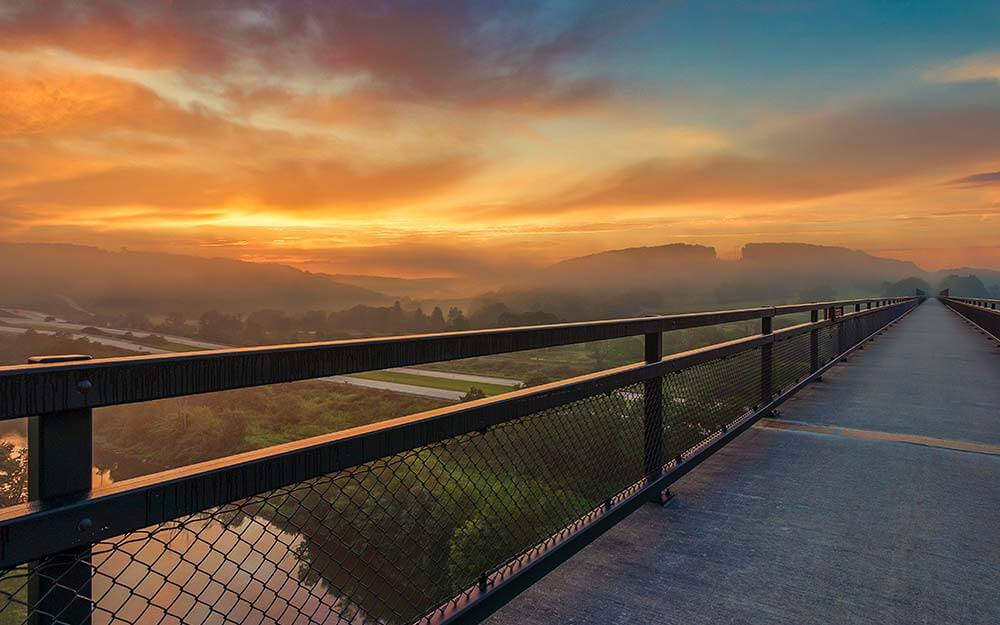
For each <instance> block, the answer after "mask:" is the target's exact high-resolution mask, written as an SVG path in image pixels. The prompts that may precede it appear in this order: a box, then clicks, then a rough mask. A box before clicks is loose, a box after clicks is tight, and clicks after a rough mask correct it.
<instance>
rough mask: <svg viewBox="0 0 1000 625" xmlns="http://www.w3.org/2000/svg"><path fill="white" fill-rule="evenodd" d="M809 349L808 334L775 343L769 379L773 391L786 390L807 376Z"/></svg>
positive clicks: (809, 362) (808, 371)
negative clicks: (771, 382) (772, 385)
mask: <svg viewBox="0 0 1000 625" xmlns="http://www.w3.org/2000/svg"><path fill="white" fill-rule="evenodd" d="M810 347H811V346H810V340H809V335H808V334H797V335H795V336H790V337H787V338H783V339H779V340H776V341H775V343H774V349H773V351H772V361H771V370H772V374H771V379H772V381H773V384H774V388H775V390H781V389H784V388H787V387H788V386H790V385H792V384H795V383H796V382H799V381H801V380H804V379H805V378H806V377H807V376H808V375H809V373H810V364H811V360H810V358H811V351H810Z"/></svg>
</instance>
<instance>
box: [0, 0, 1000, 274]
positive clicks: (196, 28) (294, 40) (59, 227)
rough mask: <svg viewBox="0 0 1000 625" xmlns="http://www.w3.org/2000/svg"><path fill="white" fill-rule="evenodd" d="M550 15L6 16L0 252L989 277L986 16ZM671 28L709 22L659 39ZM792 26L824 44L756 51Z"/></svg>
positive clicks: (979, 10) (990, 46) (124, 7)
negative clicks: (475, 259)
mask: <svg viewBox="0 0 1000 625" xmlns="http://www.w3.org/2000/svg"><path fill="white" fill-rule="evenodd" d="M547 5H548V3H547V2H544V1H540V2H539V3H538V6H537V7H534V8H526V10H525V11H524V12H523V13H518V14H515V13H513V12H508V11H504V10H503V9H502V8H500V7H492V6H483V7H478V6H477V7H467V8H463V9H459V8H458V7H456V6H454V5H452V4H450V3H444V2H442V3H440V5H439V6H438V7H437V8H438V10H436V11H433V12H428V11H418V10H416V9H414V8H413V7H411V6H409V5H408V4H406V3H398V4H397V3H394V2H390V3H389V4H388V5H387V6H386V11H383V12H377V13H373V12H371V11H368V10H366V9H365V8H364V7H363V6H361V5H358V4H355V3H347V2H330V3H324V4H323V5H312V6H310V7H309V8H308V9H307V12H308V15H307V17H308V19H306V20H301V19H299V17H300V16H298V15H297V14H295V13H294V11H290V10H286V9H288V7H284V6H283V5H282V6H278V7H270V8H268V9H267V10H264V7H263V5H262V6H259V7H258V6H255V5H254V3H250V4H249V5H246V6H244V7H242V8H241V9H240V10H239V11H235V12H234V11H231V10H229V9H218V10H215V9H210V8H208V7H201V6H199V5H195V4H189V3H168V4H163V3H116V2H108V3H91V2H81V3H73V4H69V3H67V4H63V5H58V4H57V5H52V6H46V7H45V8H43V7H41V6H33V5H31V4H23V5H18V6H10V7H8V9H9V10H7V11H5V12H3V13H2V14H0V60H2V61H3V63H2V69H0V93H2V94H3V95H2V96H0V148H2V149H0V239H2V240H7V241H35V242H79V243H85V244H97V245H103V246H106V247H110V248H116V247H119V246H128V247H130V248H137V249H150V250H163V251H175V252H184V253H195V254H204V253H206V251H210V253H217V254H221V255H231V256H234V257H240V258H252V259H257V260H261V259H273V258H277V257H280V258H281V259H283V261H284V262H288V263H290V264H293V265H296V266H301V267H310V268H311V267H317V266H319V267H322V268H323V269H324V270H330V271H336V270H344V271H348V272H350V271H355V272H357V271H363V270H365V269H366V267H365V266H363V265H358V264H355V265H352V266H348V265H344V264H343V263H345V262H346V261H345V260H344V259H345V258H348V257H352V254H353V252H352V253H351V254H344V253H335V252H336V251H337V250H348V251H351V250H357V249H359V248H366V247H367V248H371V249H372V250H379V251H383V252H386V253H385V254H384V256H385V257H386V258H393V259H395V260H394V261H393V262H386V263H385V264H384V265H383V266H382V268H383V269H385V270H386V271H388V272H390V273H395V274H398V275H403V274H406V273H407V272H408V271H410V269H409V268H408V265H412V264H413V263H412V259H413V258H417V257H419V256H420V255H421V254H423V255H426V256H429V257H431V258H433V257H435V255H434V250H436V249H439V248H448V249H459V250H461V249H462V248H465V250H466V251H465V254H467V255H469V256H471V255H483V254H486V255H491V256H495V257H496V258H497V259H498V261H504V260H505V259H513V260H516V261H518V262H517V265H518V266H520V264H522V261H531V262H540V261H541V260H542V259H556V260H557V259H559V258H566V257H569V256H573V255H576V254H580V253H591V252H594V251H600V250H602V249H609V248H614V247H630V246H640V245H657V244H664V243H671V242H681V241H686V242H690V243H699V244H705V245H711V246H714V247H716V248H717V249H719V250H728V251H726V252H725V253H726V254H729V253H730V251H731V250H735V249H738V248H739V247H740V245H742V244H743V243H746V242H751V241H764V240H771V241H779V240H785V241H801V242H806V243H817V244H825V245H842V246H847V247H851V248H860V249H865V250H869V251H880V253H884V254H886V255H889V256H893V257H898V258H905V259H907V260H913V261H916V262H918V263H921V264H924V265H926V266H927V267H928V268H934V266H936V265H951V264H987V265H991V266H1000V245H998V244H997V243H996V242H995V241H996V236H997V235H998V234H1000V227H998V221H997V216H998V215H1000V174H998V173H997V172H998V171H1000V147H998V146H1000V79H998V74H997V72H996V71H995V70H996V67H997V64H996V60H997V58H1000V57H998V54H1000V52H998V50H997V49H996V48H995V42H993V39H992V38H991V36H990V34H991V32H995V30H993V29H992V28H991V25H992V26H996V25H997V22H996V20H997V18H996V14H995V13H992V14H991V13H990V11H989V7H988V5H982V6H980V5H978V4H976V3H970V5H969V6H965V7H963V8H962V9H958V8H956V9H954V10H944V9H937V10H936V12H935V11H932V10H926V11H924V10H922V9H919V8H917V7H910V8H909V12H908V13H905V14H902V13H896V12H895V9H890V8H883V9H880V10H881V11H883V12H885V13H893V16H892V18H888V17H886V15H881V14H879V13H878V10H876V9H871V10H869V11H868V12H867V13H866V12H861V13H859V14H858V15H850V14H848V12H843V11H837V10H836V9H835V8H831V7H819V6H818V7H811V8H802V9H799V10H795V11H791V10H784V9H780V8H771V9H763V8H753V9H751V8H747V7H743V6H738V5H736V4H734V5H732V6H728V7H721V6H720V7H718V8H717V9H716V10H718V11H721V13H719V14H713V17H712V19H716V21H717V18H718V15H731V20H727V21H725V24H726V28H727V29H728V30H727V31H726V36H725V41H727V42H728V44H727V45H729V47H730V52H731V53H732V54H733V56H732V57H725V58H722V57H720V56H719V55H718V53H717V51H716V50H714V49H711V48H706V47H705V46H706V45H708V43H710V42H711V41H713V40H717V39H718V38H719V37H721V36H722V35H721V34H720V33H718V32H716V31H715V29H716V28H717V23H716V22H713V21H712V19H710V18H709V16H708V15H707V14H706V13H705V11H707V9H704V8H701V7H698V6H694V5H692V6H687V5H684V6H665V7H654V6H652V5H651V6H648V7H647V6H645V4H644V3H637V5H636V6H629V7H625V6H619V7H616V8H615V10H614V11H610V10H608V8H607V7H602V6H600V5H601V3H600V2H597V3H593V4H580V5H579V6H569V5H567V6H563V7H560V8H559V10H558V11H553V10H552V9H551V7H549V6H547ZM869 13H870V14H869ZM556 15H558V16H559V19H555V17H554V16H556ZM597 15H603V16H604V18H602V20H598V21H597V22H595V21H594V17H595V16H597ZM639 15H641V16H642V19H641V20H640V19H637V16H639ZM758 18H764V19H763V20H761V19H758ZM883 18H884V19H883ZM866 20H874V21H875V22H879V23H891V24H895V25H896V26H894V27H898V29H899V30H898V32H897V31H892V30H890V31H888V32H883V31H879V29H875V28H873V27H872V26H871V23H870V22H869V21H866ZM893 20H895V21H893ZM598 23H600V26H597V25H596V24H598ZM681 23H700V24H704V27H705V31H704V32H701V33H699V36H698V37H692V36H688V35H687V34H680V33H678V34H677V35H676V36H673V37H668V38H664V37H663V33H666V32H675V30H676V28H677V25H678V24H681ZM789 24H795V28H800V29H805V32H810V33H812V35H813V37H812V38H813V41H814V44H813V45H812V47H808V48H801V49H798V50H797V52H798V54H796V53H795V51H796V47H797V46H800V43H799V41H798V40H793V39H785V40H782V39H781V38H780V36H779V37H778V38H777V39H775V41H774V42H773V44H762V43H761V40H760V38H759V35H760V34H761V32H762V31H761V30H760V29H761V28H766V29H769V32H772V33H781V32H782V31H781V28H783V27H786V26H788V25H789ZM932 24H933V25H935V29H931V25H932ZM404 26H405V29H406V32H407V33H409V34H410V36H409V37H404V38H401V37H398V36H396V35H395V34H394V33H396V32H397V30H398V29H399V28H402V27H404ZM907 29H910V30H909V31H907ZM922 30H927V32H929V33H933V36H930V35H928V36H926V37H925V39H924V40H923V43H924V46H923V47H922V49H921V50H920V52H919V53H917V52H914V51H913V50H912V49H910V48H907V46H906V42H907V41H908V39H907V37H909V36H912V35H909V34H907V33H908V32H911V31H913V32H916V31H922ZM828 31H829V32H828ZM838 32H839V33H841V36H839V37H838V36H835V33H838ZM873 41H880V42H881V43H880V45H881V48H880V49H881V50H882V52H881V54H883V56H882V57H880V60H881V63H880V64H879V66H878V68H877V69H876V68H873V67H872V66H871V64H870V63H869V62H868V61H869V60H870V59H865V58H863V55H862V56H859V54H860V50H864V49H866V47H865V46H866V45H867V44H870V43H871V42H873ZM991 42H993V43H991ZM974 46H978V49H977V50H976V51H975V52H973V53H970V52H969V49H970V48H972V47H974ZM779 49H780V50H782V51H784V52H787V53H785V54H782V55H777V56H776V55H775V52H776V51H777V50H779ZM732 59H740V60H741V61H740V62H741V63H744V64H745V65H746V68H750V69H752V71H753V73H754V74H755V75H758V76H760V77H762V78H764V80H762V81H760V82H759V83H748V82H747V80H746V78H745V76H743V75H741V74H739V73H736V71H735V70H736V69H738V66H739V64H736V65H734V64H733V62H732ZM861 67H864V68H866V69H865V71H864V72H861V71H859V69H858V68H861ZM816 76H825V77H826V79H825V80H824V81H821V82H819V83H818V82H817V80H816V78H815V77H816ZM237 243H238V244H237ZM389 250H391V253H388V251H389ZM279 251H280V253H278V252H279ZM369 258H370V255H368V256H366V257H365V259H362V258H361V256H358V260H357V263H367V262H370V260H369ZM408 258H410V259H411V261H410V262H408V261H407V259H408ZM324 259H325V260H324ZM440 262H441V266H440V267H439V269H440V271H442V272H445V273H451V272H454V271H456V268H455V260H454V257H452V256H451V255H443V256H441V261H440ZM338 263H340V265H338ZM421 264H423V263H421ZM421 271H424V270H421Z"/></svg>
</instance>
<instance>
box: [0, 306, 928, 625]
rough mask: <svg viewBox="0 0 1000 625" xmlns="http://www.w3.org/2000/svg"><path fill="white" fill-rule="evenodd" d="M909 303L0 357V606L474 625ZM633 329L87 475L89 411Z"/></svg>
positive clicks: (46, 615) (148, 617)
mask: <svg viewBox="0 0 1000 625" xmlns="http://www.w3.org/2000/svg"><path fill="white" fill-rule="evenodd" d="M922 299H923V298H920V297H910V298H891V299H862V300H849V301H837V302H822V303H813V304H801V305H791V306H777V307H762V308H750V309H743V310H731V311H723V312H710V313H696V314H682V315H669V316H658V317H643V318H635V319H623V320H612V321H598V322H586V323H565V324H556V325H548V326H534V327H517V328H503V329H496V330H473V331H466V332H454V333H444V334H432V335H420V336H408V337H390V338H375V339H363V340H350V341H334V342H323V343H310V344H299V345H280V346H270V347H253V348H243V349H227V350H218V351H206V352H188V353H180V354H168V355H150V356H135V357H127V358H109V359H100V360H85V361H80V362H72V361H67V362H52V361H50V360H46V361H43V362H40V363H37V364H30V365H18V366H7V367H0V419H15V418H20V417H30V419H29V437H28V454H29V463H28V472H29V499H30V500H31V501H29V502H28V503H26V504H23V505H18V506H13V507H9V508H5V509H2V510H0V622H3V623H6V622H32V623H56V622H58V623H91V622H102V623H104V622H113V623H121V622H128V623H147V622H148V623H171V622H173V623H216V622H218V623H222V622H241V623H282V624H285V623H368V622H377V623H391V624H396V623H400V624H401V623H410V622H421V623H457V622H476V621H478V620H481V619H482V618H485V616H487V615H488V614H490V613H492V612H493V611H494V610H496V609H497V608H498V607H500V606H501V605H503V604H504V603H506V602H507V601H509V600H510V599H511V598H512V597H513V596H515V595H516V594H517V593H519V592H520V591H521V590H523V589H524V588H526V587H527V586H529V585H530V584H531V583H533V582H534V581H535V580H537V579H539V578H540V577H541V576H543V575H544V574H545V573H547V572H548V571H549V570H551V569H552V568H554V567H555V566H557V565H558V564H559V563H560V562H562V561H564V560H565V559H566V558H568V557H569V556H570V555H572V554H573V553H575V552H576V551H578V550H579V549H581V548H582V547H583V546H585V545H586V544H588V543H589V542H590V541H592V540H593V539H594V538H596V537H597V536H599V535H600V534H601V533H602V532H604V531H605V530H607V529H608V528H610V527H611V526H613V525H614V524H615V523H617V522H618V521H620V520H622V519H623V518H625V517H626V516H627V515H628V514H629V513H631V512H632V511H634V510H635V509H636V508H638V507H639V506H640V505H642V504H643V503H645V502H648V501H651V500H662V498H663V497H664V493H665V490H666V488H667V487H668V486H669V485H670V484H672V483H673V482H674V481H676V480H677V479H679V478H680V477H681V476H683V475H684V474H685V473H687V472H688V471H690V470H691V469H692V468H693V467H695V466H697V465H698V464H699V463H700V462H702V461H703V460H705V459H706V458H707V457H709V456H710V455H711V454H713V453H714V452H715V451H717V450H718V449H720V448H721V447H722V446H724V445H725V444H726V443H728V442H729V441H731V440H732V439H733V438H735V437H736V436H737V435H738V434H740V433H741V432H743V431H744V430H745V429H746V428H748V427H749V426H751V425H752V424H753V423H754V422H755V421H756V420H757V419H758V418H760V417H761V416H763V415H765V414H768V413H770V412H771V411H772V410H773V409H774V408H775V407H776V406H778V405H779V404H780V403H781V402H783V401H785V400H786V399H787V398H788V397H790V396H791V395H792V394H793V393H795V392H796V391H797V390H799V389H800V388H802V387H803V386H804V385H805V384H807V383H809V382H810V381H812V380H814V379H816V378H817V377H818V376H820V375H821V374H822V373H823V372H824V371H825V370H826V369H828V368H829V367H831V366H832V365H833V364H835V363H836V362H837V361H839V360H840V359H841V358H842V357H843V356H845V355H846V354H847V353H848V352H850V351H851V350H853V349H855V348H858V347H861V346H863V344H864V342H865V341H866V340H868V339H870V338H872V337H874V335H876V334H877V333H879V332H880V331H882V330H883V329H884V328H885V327H886V326H888V325H889V324H891V323H893V322H895V321H896V320H897V319H899V318H900V317H902V316H903V315H905V314H906V313H908V312H909V311H911V310H912V309H913V308H915V307H916V306H917V305H919V303H920V302H921V301H922ZM803 313H809V314H810V321H808V322H805V323H800V324H797V325H793V326H791V327H787V328H783V329H780V330H774V329H773V320H774V318H775V317H779V316H783V315H792V314H803ZM753 320H758V321H759V322H760V332H759V333H758V334H755V335H753V336H748V337H746V338H741V339H737V340H733V341H728V342H724V343H720V344H716V345H711V346H708V347H703V348H700V349H695V350H691V351H687V352H682V353H678V354H671V355H669V356H666V357H664V354H663V333H664V332H670V331H674V330H680V329H686V328H696V327H705V326H712V325H717V324H723V323H731V322H738V321H753ZM627 336H644V339H645V362H640V363H636V364H632V365H626V366H623V367H618V368H615V369H610V370H605V371H600V372H598V373H593V374H589V375H584V376H580V377H576V378H571V379H567V380H563V381H560V382H555V383H551V384H545V385H542V386H538V387H533V388H527V389H521V390H517V391H514V392H511V393H506V394H504V395H500V396H496V397H491V398H487V399H482V400H478V401H471V402H466V403H462V404H458V405H454V406H449V407H445V408H440V409H436V410H431V411H428V412H423V413H419V414H415V415H411V416H407V417H402V418H397V419H392V420H388V421H384V422H380V423H376V424H372V425H366V426H362V427H356V428H352V429H349V430H345V431H340V432H335V433H332V434H327V435H324V436H318V437H315V438H310V439H306V440H301V441H297V442H293V443H288V444H284V445H278V446H276V447H270V448H267V449H262V450H259V451H254V452H250V453H243V454H238V455H234V456H230V457H226V458H221V459H218V460H212V461H209V462H203V463H200V464H196V465H191V466H187V467H183V468H180V469H175V470H170V471H166V472H162V473H157V474H154V475H149V476H145V477H140V478H136V479H131V480H126V481H122V482H118V483H115V484H112V485H110V486H106V487H101V488H95V489H91V484H90V482H91V471H92V464H91V459H92V451H91V427H92V417H93V412H92V411H93V410H94V409H95V408H99V407H103V406H112V405H119V404H128V403H135V402H143V401H150V400H156V399H163V398H168V397H180V396H185V395H191V394H195V393H207V392H214V391H222V390H227V389H236V388H245V387H250V386H255V385H264V384H274V383H279V382H290V381H295V380H306V379H312V378H319V377H324V376H331V375H342V374H349V373H356V372H361V371H368V370H378V369H386V368H390V367H400V366H409V365H417V364H422V363H430V362H437V361H444V360H452V359H459V358H469V357H474V356H484V355H490V354H501V353H507V352H514V351H520V350H530V349H538V348H544V347H553V346H560V345H569V344H574V343H584V342H589V341H598V340H605V339H612V338H619V337H627ZM164 444H170V441H164Z"/></svg>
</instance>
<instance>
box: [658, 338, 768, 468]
mask: <svg viewBox="0 0 1000 625" xmlns="http://www.w3.org/2000/svg"><path fill="white" fill-rule="evenodd" d="M760 363H761V360H760V349H749V350H746V351H744V352H740V353H738V354H734V355H732V356H729V357H727V358H720V359H717V360H712V361H710V362H706V363H703V364H700V365H695V366H693V367H690V368H687V369H683V370H681V371H677V372H675V373H671V374H668V375H667V376H665V377H664V378H663V450H664V452H663V453H664V458H665V459H666V460H671V459H674V458H677V457H679V456H682V455H683V454H684V453H685V452H689V451H691V450H693V449H696V448H697V447H698V446H699V444H701V443H702V442H703V441H704V440H706V439H707V438H709V437H711V436H712V435H714V434H716V433H717V432H719V431H721V430H722V429H723V428H724V427H726V426H728V425H729V424H730V423H732V422H733V421H736V420H737V419H739V418H740V417H742V416H745V415H746V414H748V413H749V412H750V411H752V410H753V408H754V406H756V405H758V404H759V403H760V385H761V376H760Z"/></svg>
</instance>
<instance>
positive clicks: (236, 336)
mask: <svg viewBox="0 0 1000 625" xmlns="http://www.w3.org/2000/svg"><path fill="white" fill-rule="evenodd" d="M198 322H199V328H198V334H199V335H201V336H202V337H204V338H206V339H208V340H210V341H218V342H220V343H240V342H242V338H243V320H242V319H240V316H239V315H229V314H226V313H220V312H218V311H216V310H210V311H208V312H206V313H204V314H203V315H202V316H201V318H200V319H199V320H198Z"/></svg>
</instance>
